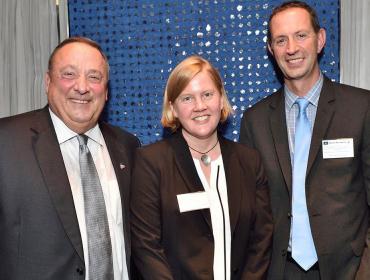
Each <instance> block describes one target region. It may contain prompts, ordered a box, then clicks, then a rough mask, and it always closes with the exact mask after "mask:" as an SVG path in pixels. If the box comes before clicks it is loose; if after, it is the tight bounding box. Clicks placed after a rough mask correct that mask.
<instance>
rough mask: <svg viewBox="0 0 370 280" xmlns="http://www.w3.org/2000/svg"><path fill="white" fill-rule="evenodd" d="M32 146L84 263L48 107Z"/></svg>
mask: <svg viewBox="0 0 370 280" xmlns="http://www.w3.org/2000/svg"><path fill="white" fill-rule="evenodd" d="M31 130H33V132H34V136H33V138H32V145H33V149H34V153H35V157H36V159H37V161H38V163H39V166H40V170H41V173H42V175H43V178H44V181H45V185H46V187H47V188H48V190H49V194H50V197H51V200H52V201H53V204H54V206H55V209H56V211H57V213H58V216H59V218H60V220H61V222H62V225H63V227H64V229H65V231H66V234H67V236H68V237H69V239H70V241H71V243H72V245H73V247H74V248H75V249H76V251H77V253H78V255H79V256H80V258H81V259H82V260H83V259H84V256H83V248H82V241H81V235H80V229H79V226H78V221H77V215H76V210H75V206H74V202H73V196H72V191H71V187H70V184H69V180H68V175H67V172H66V169H65V166H64V161H63V157H62V153H61V151H60V147H59V144H58V141H57V137H56V134H55V131H54V128H53V124H52V122H51V119H50V115H49V112H48V107H45V108H44V109H43V110H42V111H41V112H40V122H39V123H38V124H36V125H35V126H34V127H33V128H31Z"/></svg>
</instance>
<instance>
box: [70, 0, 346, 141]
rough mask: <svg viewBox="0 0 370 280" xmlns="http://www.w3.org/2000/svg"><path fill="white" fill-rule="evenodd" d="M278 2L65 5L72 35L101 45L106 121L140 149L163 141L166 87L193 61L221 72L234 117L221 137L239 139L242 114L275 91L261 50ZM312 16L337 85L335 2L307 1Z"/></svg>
mask: <svg viewBox="0 0 370 280" xmlns="http://www.w3.org/2000/svg"><path fill="white" fill-rule="evenodd" d="M281 2H282V1H277V0H269V1H267V0H259V1H255V0H247V1H246V0H243V1H241V0H219V1H207V0H200V1H190V0H188V1H183V0H181V1H180V0H163V1H104V2H103V1H87V0H86V1H80V0H79V1H69V18H70V33H71V35H84V36H88V37H91V38H93V39H94V40H96V41H98V42H100V43H101V44H102V46H103V48H104V50H105V51H106V52H107V53H108V56H109V60H110V65H111V83H110V100H109V103H108V106H107V110H106V112H105V117H106V119H107V120H108V121H109V122H110V123H113V124H116V125H119V126H122V127H124V128H126V129H128V130H129V131H131V132H134V133H135V134H136V135H138V136H139V138H140V139H141V141H142V142H143V143H149V142H153V141H155V140H157V139H160V138H161V137H163V131H162V127H161V125H160V122H159V120H160V112H161V104H162V95H163V90H164V86H165V81H166V79H167V77H168V75H169V72H170V71H171V70H172V68H173V67H174V65H176V64H177V63H178V62H179V61H181V60H182V59H184V57H186V56H189V55H191V54H199V55H201V56H204V57H205V58H206V59H209V60H210V61H211V62H212V63H213V64H214V65H215V66H216V67H217V68H218V69H219V71H220V72H221V74H222V76H223V79H224V82H225V88H226V90H227V92H228V95H229V99H230V101H231V103H232V105H233V108H234V110H235V115H234V116H233V117H231V118H230V121H229V122H228V124H227V126H226V127H225V135H226V136H227V137H228V138H230V139H235V140H236V139H238V138H239V135H238V131H239V124H240V118H241V115H242V113H243V111H244V110H245V109H246V108H248V107H249V106H252V105H253V104H255V103H256V102H258V101H259V100H260V99H262V98H264V97H265V96H267V95H269V94H271V93H272V92H274V91H275V90H277V89H278V88H279V87H280V83H279V81H278V78H277V77H276V76H275V73H274V66H273V65H272V63H271V61H270V60H269V57H268V53H267V50H266V27H267V26H266V25H267V20H268V16H269V14H270V13H271V10H272V8H273V7H274V6H276V5H277V4H279V3H281ZM307 2H308V3H309V4H311V5H313V6H314V7H315V9H317V11H318V13H319V15H320V21H321V23H322V25H323V26H324V27H325V28H326V29H327V32H328V42H327V46H326V48H325V53H324V55H323V57H322V59H321V67H322V69H324V71H325V72H326V74H327V75H328V76H329V77H330V78H331V79H334V80H339V63H338V62H339V52H338V44H339V37H338V35H339V29H338V14H339V2H338V0H333V1H319V0H311V1H307Z"/></svg>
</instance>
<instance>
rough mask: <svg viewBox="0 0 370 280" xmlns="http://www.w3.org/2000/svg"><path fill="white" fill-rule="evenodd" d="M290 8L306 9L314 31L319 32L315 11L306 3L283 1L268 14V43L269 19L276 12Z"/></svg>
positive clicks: (268, 40) (268, 38)
mask: <svg viewBox="0 0 370 280" xmlns="http://www.w3.org/2000/svg"><path fill="white" fill-rule="evenodd" d="M290 8H301V9H304V10H306V11H307V12H308V14H309V15H310V19H311V24H312V27H313V30H314V31H315V33H318V32H319V30H320V28H321V27H320V23H319V19H318V17H317V14H316V11H315V10H314V9H313V8H312V7H311V6H310V5H308V4H307V3H305V2H302V1H288V2H284V3H282V4H281V5H279V6H277V7H275V8H274V9H273V10H272V13H271V15H270V18H269V22H268V29H267V42H268V44H269V45H271V39H272V38H271V20H272V18H273V17H274V16H275V15H276V14H278V13H280V12H282V11H285V10H288V9H290Z"/></svg>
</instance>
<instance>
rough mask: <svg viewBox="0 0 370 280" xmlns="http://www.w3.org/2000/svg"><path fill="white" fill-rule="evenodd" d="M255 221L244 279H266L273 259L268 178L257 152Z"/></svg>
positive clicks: (249, 243)
mask: <svg viewBox="0 0 370 280" xmlns="http://www.w3.org/2000/svg"><path fill="white" fill-rule="evenodd" d="M255 158H256V159H257V160H256V168H255V172H256V194H255V220H254V223H253V225H252V227H251V234H250V239H249V242H248V255H247V258H246V264H245V266H244V267H245V269H244V272H243V275H242V279H248V280H250V279H256V280H257V279H266V277H267V270H268V267H269V264H270V259H271V250H272V246H271V244H272V233H273V220H272V213H271V207H270V196H269V189H268V185H267V178H266V176H265V174H264V170H263V166H262V163H261V159H260V157H259V154H258V153H257V151H256V157H255Z"/></svg>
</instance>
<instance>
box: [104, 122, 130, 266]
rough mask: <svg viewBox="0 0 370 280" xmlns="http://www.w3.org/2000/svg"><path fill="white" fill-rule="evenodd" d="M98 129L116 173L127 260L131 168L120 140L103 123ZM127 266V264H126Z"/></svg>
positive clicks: (128, 250) (128, 249) (128, 253)
mask: <svg viewBox="0 0 370 280" xmlns="http://www.w3.org/2000/svg"><path fill="white" fill-rule="evenodd" d="M99 126H100V130H101V132H102V134H103V137H104V141H105V143H106V145H107V149H108V152H109V156H110V158H111V161H112V165H113V168H114V172H115V174H116V178H117V182H118V187H119V190H120V194H121V205H122V225H123V232H124V237H125V254H126V259H127V261H128V262H129V259H130V255H131V246H130V243H131V242H130V240H131V238H130V230H129V229H130V225H129V213H130V208H129V206H130V201H129V199H130V191H129V190H130V188H129V187H130V179H131V169H132V166H131V165H130V163H131V162H129V158H128V156H127V151H126V146H125V145H124V143H123V142H122V141H124V140H123V139H121V140H119V139H117V137H116V136H115V134H114V132H113V131H112V129H111V128H110V127H109V126H108V125H107V124H105V123H101V124H100V125H99ZM128 268H129V266H128Z"/></svg>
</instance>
